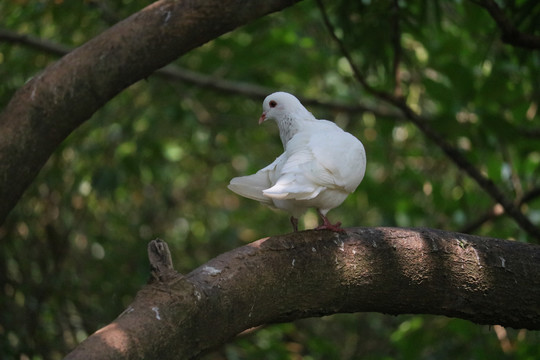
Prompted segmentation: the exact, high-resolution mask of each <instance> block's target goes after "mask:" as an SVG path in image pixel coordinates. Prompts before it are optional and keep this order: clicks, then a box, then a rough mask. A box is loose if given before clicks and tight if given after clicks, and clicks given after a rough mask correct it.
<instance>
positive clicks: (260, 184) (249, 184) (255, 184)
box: [228, 172, 272, 205]
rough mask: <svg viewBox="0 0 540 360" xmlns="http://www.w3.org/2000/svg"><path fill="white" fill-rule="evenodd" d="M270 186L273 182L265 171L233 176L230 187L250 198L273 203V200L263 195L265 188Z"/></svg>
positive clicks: (269, 203) (268, 203)
mask: <svg viewBox="0 0 540 360" xmlns="http://www.w3.org/2000/svg"><path fill="white" fill-rule="evenodd" d="M270 186H271V183H270V180H269V179H268V175H267V174H266V173H265V172H258V173H255V174H253V175H248V176H240V177H235V178H233V179H232V180H231V182H230V183H229V186H228V188H229V189H230V190H232V191H234V192H235V193H237V194H238V195H241V196H244V197H247V198H248V199H252V200H257V201H260V202H262V203H265V204H267V205H272V200H271V199H269V198H268V197H266V196H264V195H263V190H264V189H267V188H268V187H270Z"/></svg>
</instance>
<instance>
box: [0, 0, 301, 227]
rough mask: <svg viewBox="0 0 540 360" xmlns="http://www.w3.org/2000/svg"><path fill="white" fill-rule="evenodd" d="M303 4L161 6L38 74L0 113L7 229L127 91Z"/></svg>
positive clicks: (231, 1) (1, 209)
mask: <svg viewBox="0 0 540 360" xmlns="http://www.w3.org/2000/svg"><path fill="white" fill-rule="evenodd" d="M297 1H298V0H253V1H247V2H246V1H240V0H200V1H173V0H161V1H157V2H155V3H153V4H151V5H149V6H148V7H146V8H145V9H143V10H141V11H139V12H138V13H136V14H134V15H132V16H131V17H129V18H127V19H125V20H124V21H121V22H119V23H118V24H116V25H115V26H113V27H111V28H110V29H108V30H107V31H105V32H104V33H102V34H101V35H99V36H97V37H95V38H94V39H92V40H90V41H89V42H87V43H86V44H84V45H83V46H81V47H79V48H77V49H75V50H74V51H72V52H70V53H69V54H68V55H66V56H64V57H63V58H62V59H60V60H59V61H57V62H56V63H54V64H53V65H51V66H49V67H48V68H46V69H45V70H44V71H43V72H42V73H41V74H39V75H37V76H35V77H34V78H33V79H32V80H30V81H29V82H28V83H27V84H26V85H25V86H23V87H22V88H21V89H19V90H18V91H17V92H16V94H15V95H14V96H13V98H12V99H11V101H10V103H9V104H8V105H7V106H6V108H5V109H4V111H3V112H2V113H1V114H0V199H1V201H0V224H1V223H3V222H4V220H5V217H6V216H7V214H8V213H9V211H11V209H12V208H13V206H15V204H16V203H17V201H18V199H19V198H20V196H21V195H22V193H23V192H24V190H25V189H26V188H27V187H28V185H29V184H30V183H31V182H32V180H33V179H34V178H35V176H36V175H37V173H38V172H39V170H40V169H41V168H42V166H43V165H44V164H45V162H46V161H47V159H48V158H49V156H50V155H51V154H52V152H53V151H54V150H55V149H56V147H57V146H58V145H59V144H60V143H61V142H62V141H63V140H64V139H65V138H66V137H67V136H68V135H69V134H70V133H71V132H72V131H73V130H75V129H76V128H77V127H78V126H79V125H80V124H82V123H83V122H84V121H86V120H87V119H89V118H90V116H92V114H93V113H94V112H95V111H96V110H98V109H99V108H100V107H101V106H103V105H104V104H105V103H106V102H107V101H109V100H110V99H112V98H113V97H114V96H115V95H117V94H118V93H119V92H120V91H122V90H123V89H125V88H126V87H128V86H129V85H131V84H133V83H135V82H137V81H139V80H141V79H144V78H146V77H148V76H149V75H150V74H151V73H152V72H154V71H155V70H157V69H159V68H161V67H163V66H165V65H166V64H168V63H170V62H171V61H173V60H175V59H176V58H178V57H179V56H180V55H182V54H185V53H186V52H188V51H189V50H191V49H193V48H195V47H197V46H200V45H202V44H204V43H206V42H207V41H209V40H212V39H214V38H216V37H218V36H219V35H221V34H223V33H226V32H228V31H230V30H233V29H235V28H236V27H238V26H241V25H244V24H246V23H248V22H250V21H252V20H254V19H257V18H259V17H261V16H264V15H266V14H269V13H271V12H274V11H278V10H281V9H283V8H285V7H287V6H290V5H292V4H293V3H295V2H297Z"/></svg>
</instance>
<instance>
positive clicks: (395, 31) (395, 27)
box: [392, 0, 403, 98]
mask: <svg viewBox="0 0 540 360" xmlns="http://www.w3.org/2000/svg"><path fill="white" fill-rule="evenodd" d="M392 43H393V46H394V62H393V71H394V96H395V97H398V98H399V97H402V96H403V90H402V89H401V72H400V69H399V67H400V64H401V56H402V48H401V26H400V14H399V0H394V2H393V3H392Z"/></svg>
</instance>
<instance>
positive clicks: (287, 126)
mask: <svg viewBox="0 0 540 360" xmlns="http://www.w3.org/2000/svg"><path fill="white" fill-rule="evenodd" d="M295 115H296V116H285V117H283V118H281V119H280V120H279V121H277V125H278V128H279V137H280V138H281V143H282V144H283V148H285V149H286V148H287V143H288V142H289V140H291V139H292V137H293V136H294V135H296V134H297V133H298V132H299V131H301V130H302V129H303V128H304V127H305V126H306V125H307V123H309V122H310V121H314V120H315V117H313V115H311V113H310V112H309V111H307V110H306V113H304V114H295Z"/></svg>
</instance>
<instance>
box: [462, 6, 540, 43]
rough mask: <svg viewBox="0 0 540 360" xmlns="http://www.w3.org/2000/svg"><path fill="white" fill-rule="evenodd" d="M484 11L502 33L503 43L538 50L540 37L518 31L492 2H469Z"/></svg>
mask: <svg viewBox="0 0 540 360" xmlns="http://www.w3.org/2000/svg"><path fill="white" fill-rule="evenodd" d="M471 1H472V2H473V3H475V4H477V5H478V6H481V7H483V8H484V9H486V10H487V11H488V12H489V14H490V15H491V17H492V18H493V20H495V22H496V23H497V25H498V26H499V29H500V30H501V32H502V36H501V39H502V41H503V42H505V43H507V44H509V45H514V46H518V47H522V48H525V49H540V37H539V36H535V35H531V34H526V33H523V32H521V31H519V30H518V29H517V28H516V27H515V26H514V25H513V24H512V23H511V22H510V20H509V19H508V18H507V17H506V15H505V14H504V12H503V11H502V9H501V8H500V7H499V5H497V3H496V2H495V1H493V0H471Z"/></svg>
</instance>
